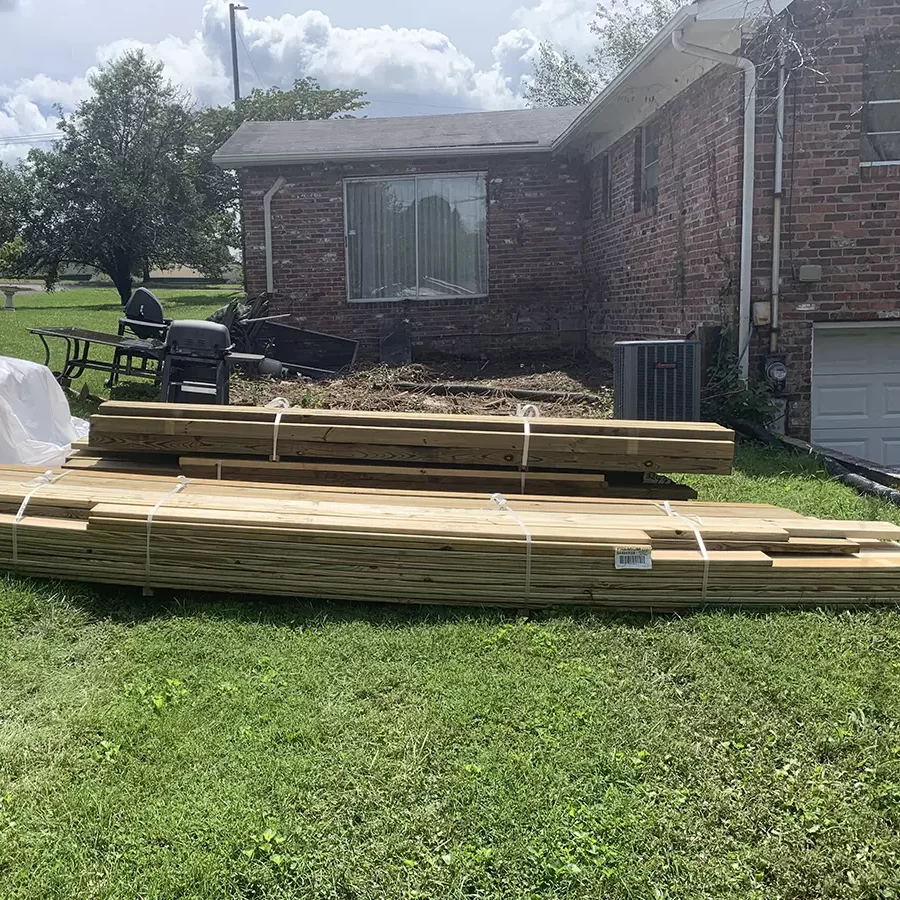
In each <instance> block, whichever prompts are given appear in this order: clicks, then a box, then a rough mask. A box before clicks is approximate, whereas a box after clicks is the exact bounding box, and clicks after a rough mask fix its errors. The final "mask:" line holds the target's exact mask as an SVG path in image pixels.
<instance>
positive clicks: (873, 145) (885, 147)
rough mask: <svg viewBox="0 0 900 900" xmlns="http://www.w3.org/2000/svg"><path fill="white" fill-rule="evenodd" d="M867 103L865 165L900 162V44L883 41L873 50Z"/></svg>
mask: <svg viewBox="0 0 900 900" xmlns="http://www.w3.org/2000/svg"><path fill="white" fill-rule="evenodd" d="M863 99H864V100H865V106H864V107H863V128H862V132H863V133H862V146H861V148H860V158H861V160H862V162H863V164H864V165H878V164H879V163H890V162H900V42H898V41H879V42H878V43H876V44H873V45H872V46H871V48H870V49H869V53H868V56H867V58H866V68H865V74H864V77H863Z"/></svg>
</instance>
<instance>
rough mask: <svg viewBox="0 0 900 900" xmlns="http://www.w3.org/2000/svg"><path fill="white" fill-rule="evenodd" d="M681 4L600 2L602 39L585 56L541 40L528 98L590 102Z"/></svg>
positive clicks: (538, 102)
mask: <svg viewBox="0 0 900 900" xmlns="http://www.w3.org/2000/svg"><path fill="white" fill-rule="evenodd" d="M680 5H681V4H680V3H679V2H678V0H606V2H601V3H598V5H597V9H596V13H595V15H594V20H593V22H592V23H591V31H592V32H593V33H594V34H595V35H596V37H597V44H596V46H595V47H594V49H593V50H592V51H591V52H590V54H589V55H588V57H587V59H586V60H585V62H583V63H581V62H579V61H578V60H577V59H576V58H575V57H574V56H572V55H571V54H569V53H567V52H566V51H565V50H561V49H559V48H555V47H553V46H552V45H551V44H546V43H545V44H541V46H540V48H539V51H538V58H537V59H536V60H535V63H534V73H533V75H532V81H531V84H530V85H529V86H528V88H527V89H526V91H525V99H526V100H527V101H528V103H529V105H530V106H568V105H571V104H582V103H587V102H589V101H590V100H591V99H592V98H593V97H594V96H595V95H596V94H598V93H599V92H600V90H601V89H602V88H603V86H604V85H605V84H607V83H608V82H609V81H610V80H611V79H612V78H614V77H615V76H616V75H617V74H618V73H619V72H620V71H621V70H622V69H623V68H624V67H625V66H626V65H628V63H629V62H630V61H631V60H632V58H633V57H634V56H635V55H636V54H637V53H638V52H639V51H640V50H641V48H642V47H643V46H644V45H645V44H646V43H647V42H648V41H649V40H650V39H651V38H652V37H653V35H654V34H656V32H657V31H659V29H660V28H661V27H662V26H663V25H664V24H665V23H666V21H667V20H668V19H669V18H670V17H671V16H672V15H673V14H674V13H675V12H676V10H678V8H679V6H680Z"/></svg>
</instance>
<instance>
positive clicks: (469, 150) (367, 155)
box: [212, 143, 552, 169]
mask: <svg viewBox="0 0 900 900" xmlns="http://www.w3.org/2000/svg"><path fill="white" fill-rule="evenodd" d="M551 149H552V148H551V144H549V143H544V144H487V145H484V144H475V145H471V146H464V147H409V148H406V149H404V148H392V149H388V150H343V151H339V152H329V153H321V152H315V153H296V152H293V151H285V152H283V153H259V154H250V153H234V154H231V153H227V152H226V153H223V152H222V151H221V150H217V151H216V152H215V153H214V154H213V158H212V159H213V162H214V163H215V164H216V165H217V166H219V167H220V168H222V169H246V168H250V167H254V166H279V165H302V164H303V163H312V162H353V161H359V160H370V159H437V158H444V157H447V156H496V155H501V154H507V155H508V154H511V153H516V154H518V153H549V152H550V150H551Z"/></svg>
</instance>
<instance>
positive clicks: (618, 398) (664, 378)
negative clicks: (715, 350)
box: [613, 340, 700, 422]
mask: <svg viewBox="0 0 900 900" xmlns="http://www.w3.org/2000/svg"><path fill="white" fill-rule="evenodd" d="M613 362H614V367H615V390H614V402H615V416H616V418H617V419H656V420H659V421H665V422H672V421H682V422H691V421H697V420H699V418H700V341H686V340H674V341H617V342H616V344H615V347H614V356H613Z"/></svg>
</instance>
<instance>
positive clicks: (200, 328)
mask: <svg viewBox="0 0 900 900" xmlns="http://www.w3.org/2000/svg"><path fill="white" fill-rule="evenodd" d="M231 347H232V344H231V337H230V336H229V334H228V329H227V328H226V327H225V326H224V325H219V324H218V323H216V322H201V321H192V320H190V319H185V320H180V321H177V322H172V324H171V325H169V329H168V331H167V333H166V354H165V358H164V362H163V374H162V385H161V389H160V398H161V399H162V400H163V401H165V402H167V403H219V404H227V403H228V370H229V365H228V356H229V353H230V351H231Z"/></svg>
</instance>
